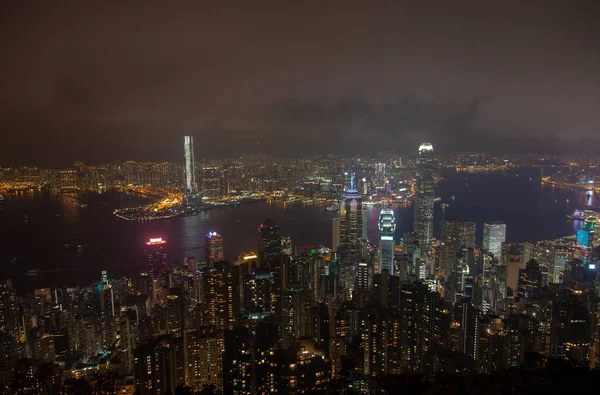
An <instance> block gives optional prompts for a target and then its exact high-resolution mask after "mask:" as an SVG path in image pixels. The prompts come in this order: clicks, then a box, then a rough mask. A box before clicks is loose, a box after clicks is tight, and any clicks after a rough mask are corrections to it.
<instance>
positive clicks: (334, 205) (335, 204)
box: [325, 202, 340, 212]
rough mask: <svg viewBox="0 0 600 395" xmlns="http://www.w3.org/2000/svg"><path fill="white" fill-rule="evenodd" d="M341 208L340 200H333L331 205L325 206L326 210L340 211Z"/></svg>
mask: <svg viewBox="0 0 600 395" xmlns="http://www.w3.org/2000/svg"><path fill="white" fill-rule="evenodd" d="M339 210H340V204H339V203H338V202H333V203H331V206H327V207H325V211H332V212H335V211H339Z"/></svg>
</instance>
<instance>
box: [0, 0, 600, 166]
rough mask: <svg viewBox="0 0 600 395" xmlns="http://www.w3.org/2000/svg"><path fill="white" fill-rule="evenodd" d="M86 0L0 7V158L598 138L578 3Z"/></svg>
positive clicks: (593, 13)
mask: <svg viewBox="0 0 600 395" xmlns="http://www.w3.org/2000/svg"><path fill="white" fill-rule="evenodd" d="M58 3H60V4H58ZM91 3H92V2H90V1H72V2H70V1H62V2H58V1H17V0H6V1H3V2H2V4H1V5H0V49H1V51H2V56H1V58H0V136H1V139H0V166H3V165H4V166H6V165H19V164H36V165H41V166H66V165H69V164H71V163H72V162H73V161H75V160H84V161H86V162H90V163H97V162H106V161H109V160H116V159H136V160H143V159H147V160H177V161H181V155H182V153H181V151H182V147H181V144H180V142H181V140H180V139H181V136H182V135H186V134H191V135H193V136H195V138H196V155H197V157H198V158H202V157H217V156H229V155H233V154H238V153H242V152H266V153H272V154H285V155H303V154H314V153H327V152H333V153H344V154H354V153H364V154H370V153H374V152H377V151H378V150H380V149H395V150H397V151H398V152H414V151H415V150H416V148H417V147H418V144H419V142H421V141H422V140H430V141H432V143H433V144H434V146H435V147H436V149H437V150H439V151H442V150H443V151H450V150H453V149H457V148H466V149H472V150H495V151H503V150H507V149H518V150H521V151H528V150H533V149H536V150H547V151H556V150H558V149H559V148H561V149H568V150H573V149H575V148H577V147H579V146H583V147H585V148H586V149H588V150H592V151H593V150H594V149H595V150H596V152H598V151H600V149H598V147H599V145H598V144H597V143H596V145H595V146H593V145H592V142H595V141H596V140H595V139H596V138H598V139H600V27H598V26H599V23H598V21H599V20H600V14H599V13H598V10H597V9H598V8H600V7H598V6H595V2H594V1H574V2H571V1H566V0H565V1H552V0H547V1H481V0H479V1H460V0H459V1H449V0H440V1H401V0H397V1H394V2H382V1H379V2H378V1H372V2H366V1H365V2H363V1H361V2H358V1H344V2H338V1H297V2H292V1H277V2H276V1H272V2H260V1H258V2H254V1H239V2H209V1H196V2H193V4H194V5H192V6H184V5H183V4H184V3H182V2H167V1H157V2H154V1H144V2H127V4H124V3H125V2H100V1H96V2H93V3H95V5H92V4H91ZM106 3H111V4H106ZM175 3H178V4H180V5H179V6H176V5H175ZM209 3H214V4H212V5H211V4H209ZM225 3H228V4H229V5H225ZM236 3H237V4H236ZM354 4H356V5H354ZM358 4H360V5H358ZM575 5H577V6H575Z"/></svg>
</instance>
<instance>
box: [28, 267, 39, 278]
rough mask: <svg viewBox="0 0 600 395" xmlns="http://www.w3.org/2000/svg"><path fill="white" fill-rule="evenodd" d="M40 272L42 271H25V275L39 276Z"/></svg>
mask: <svg viewBox="0 0 600 395" xmlns="http://www.w3.org/2000/svg"><path fill="white" fill-rule="evenodd" d="M41 271H42V269H38V268H36V269H29V270H28V271H27V275H28V276H37V275H38V274H40V272H41Z"/></svg>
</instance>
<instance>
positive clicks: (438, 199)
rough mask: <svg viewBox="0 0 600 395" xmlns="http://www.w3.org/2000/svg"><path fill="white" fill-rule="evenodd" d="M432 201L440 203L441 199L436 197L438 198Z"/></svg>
mask: <svg viewBox="0 0 600 395" xmlns="http://www.w3.org/2000/svg"><path fill="white" fill-rule="evenodd" d="M433 201H434V202H436V203H437V202H441V201H442V198H441V197H439V196H438V197H435V198H433Z"/></svg>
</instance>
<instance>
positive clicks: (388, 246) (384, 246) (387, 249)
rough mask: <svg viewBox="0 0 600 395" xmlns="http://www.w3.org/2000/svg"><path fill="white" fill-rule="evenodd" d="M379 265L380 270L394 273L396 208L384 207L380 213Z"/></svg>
mask: <svg viewBox="0 0 600 395" xmlns="http://www.w3.org/2000/svg"><path fill="white" fill-rule="evenodd" d="M378 228H379V267H378V269H379V270H378V272H379V273H381V272H382V271H383V270H387V271H388V273H389V274H390V275H393V274H394V235H395V233H396V217H395V216H394V210H392V209H391V208H384V209H382V210H381V212H380V213H379V226H378Z"/></svg>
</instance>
